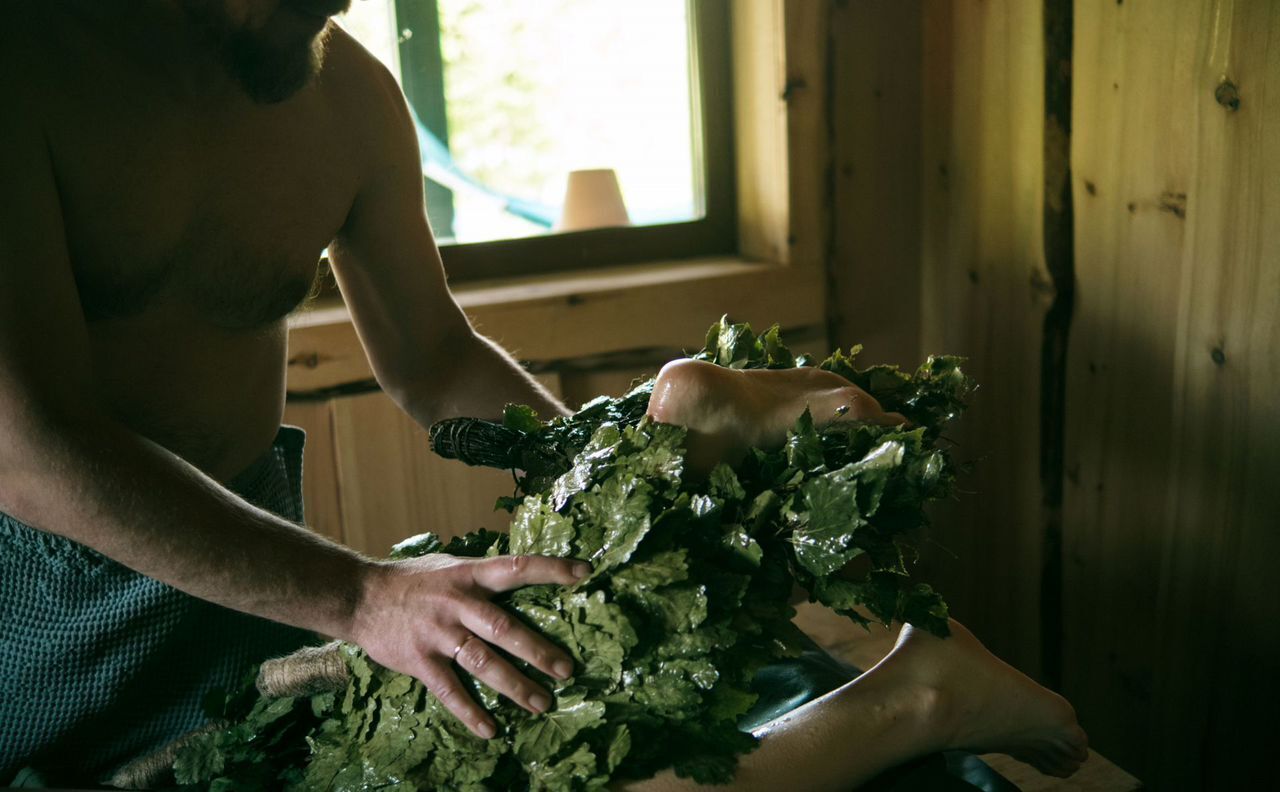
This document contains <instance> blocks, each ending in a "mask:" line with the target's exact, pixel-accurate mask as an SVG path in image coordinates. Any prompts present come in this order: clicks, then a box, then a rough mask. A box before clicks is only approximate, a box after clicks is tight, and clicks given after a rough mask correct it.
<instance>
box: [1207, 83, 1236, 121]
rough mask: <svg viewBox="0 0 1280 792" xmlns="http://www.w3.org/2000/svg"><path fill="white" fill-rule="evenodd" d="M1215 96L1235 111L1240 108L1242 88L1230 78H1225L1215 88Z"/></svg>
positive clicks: (1219, 101) (1223, 104)
mask: <svg viewBox="0 0 1280 792" xmlns="http://www.w3.org/2000/svg"><path fill="white" fill-rule="evenodd" d="M1213 98H1214V99H1216V100H1218V104H1220V105H1222V106H1223V107H1225V108H1227V109H1228V110H1230V111H1231V112H1233V113H1234V112H1236V111H1237V110H1239V109H1240V90H1239V89H1238V88H1236V84H1235V83H1233V82H1231V81H1230V80H1225V79H1224V80H1223V81H1222V82H1220V83H1218V87H1217V88H1216V89H1214V92H1213Z"/></svg>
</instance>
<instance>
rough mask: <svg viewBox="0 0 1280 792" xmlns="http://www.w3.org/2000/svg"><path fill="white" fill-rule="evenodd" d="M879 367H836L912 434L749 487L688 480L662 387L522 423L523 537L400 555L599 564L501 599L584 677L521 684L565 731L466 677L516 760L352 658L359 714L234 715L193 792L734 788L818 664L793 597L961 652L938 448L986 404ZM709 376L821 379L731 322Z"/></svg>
mask: <svg viewBox="0 0 1280 792" xmlns="http://www.w3.org/2000/svg"><path fill="white" fill-rule="evenodd" d="M856 353H857V350H856V349H855V350H854V351H853V352H851V353H850V354H848V355H844V354H840V353H837V354H836V355H834V356H832V357H831V358H828V359H827V360H826V361H825V362H823V363H822V364H821V365H822V367H823V368H826V369H828V370H831V371H834V372H836V373H838V374H841V375H843V376H845V377H847V378H848V379H850V381H852V382H855V383H857V384H859V385H860V386H862V387H863V388H864V389H867V390H868V391H870V392H871V393H872V395H874V396H876V397H877V398H879V399H880V400H881V401H882V403H883V404H884V406H885V408H886V409H889V410H897V411H899V412H902V413H904V414H905V415H906V416H907V417H908V418H910V419H911V421H912V422H913V424H914V425H913V426H912V427H910V428H907V427H888V426H873V425H865V424H861V423H855V422H835V423H828V424H826V425H821V426H820V425H818V424H816V423H815V421H814V419H813V417H812V416H810V415H809V414H808V413H807V412H806V413H805V414H803V415H801V416H798V419H797V420H796V422H795V425H794V427H793V429H792V431H791V433H790V435H789V437H788V439H787V442H786V444H785V446H784V447H782V448H779V449H755V450H753V451H752V452H751V453H750V454H749V456H748V458H747V459H746V460H745V462H744V463H743V464H742V465H740V466H739V468H738V469H737V470H734V469H731V468H729V467H728V466H727V465H721V466H719V467H717V468H716V469H715V470H714V471H713V472H712V473H711V475H710V476H709V478H708V479H707V480H706V481H701V482H693V481H690V480H687V479H686V478H685V476H684V451H683V448H682V443H683V440H684V430H683V429H681V428H679V427H674V426H667V425H663V424H658V423H654V422H652V421H651V420H649V419H647V418H644V417H643V412H644V410H643V408H642V407H641V408H640V409H636V406H637V405H642V404H643V403H647V400H648V393H649V391H650V389H651V388H652V383H651V382H649V383H645V384H642V385H641V386H639V387H637V388H635V389H634V390H632V391H631V392H630V393H629V394H627V395H626V396H623V397H622V398H620V399H598V400H596V401H593V402H591V403H589V404H587V405H585V406H584V407H583V409H582V410H581V411H579V412H578V413H577V414H575V415H574V416H570V417H568V418H561V419H557V420H554V421H551V422H549V423H543V422H542V421H539V420H537V418H536V416H535V415H533V413H532V411H530V410H528V409H527V408H521V407H511V408H508V410H507V412H506V416H505V419H504V421H503V423H502V424H501V425H500V426H496V428H497V429H499V430H501V431H500V432H498V433H497V434H496V435H495V436H499V437H503V438H506V439H507V440H511V439H513V438H514V443H513V447H518V448H517V453H519V454H524V455H525V456H526V457H527V458H528V459H533V460H537V461H538V463H539V465H540V466H535V469H533V470H527V471H526V475H525V476H524V477H523V478H522V479H520V480H519V484H518V486H519V492H521V493H523V497H522V498H520V499H519V500H515V499H511V500H508V501H507V503H506V505H508V506H509V507H511V508H513V509H514V513H513V517H512V523H511V531H510V535H509V536H507V535H502V534H497V533H493V532H488V531H480V532H477V533H473V534H469V535H467V536H465V537H460V538H459V539H456V540H454V541H452V542H450V543H449V544H447V545H446V544H442V543H441V542H440V540H439V539H438V538H436V537H435V536H433V535H430V534H425V535H423V536H420V537H415V538H413V539H411V540H408V541H406V542H404V543H402V544H401V545H399V546H397V548H396V551H395V556H397V557H409V556H419V555H424V554H427V553H436V552H446V553H452V554H455V555H465V556H491V555H496V554H501V553H507V552H512V553H537V554H543V555H550V556H559V557H573V558H580V559H584V560H587V561H589V562H590V563H591V564H592V566H593V568H594V571H593V573H592V574H591V575H590V576H589V577H588V578H587V579H585V580H583V581H581V582H579V583H578V584H576V585H573V586H534V587H529V588H524V589H521V590H518V591H515V592H511V593H509V594H506V595H503V596H502V597H500V598H499V599H498V601H499V602H500V603H501V604H502V605H504V606H505V607H507V608H509V609H510V610H511V611H512V612H513V613H515V614H516V615H517V616H518V617H519V618H521V619H523V620H524V621H525V622H527V623H529V624H531V625H533V626H535V627H536V628H537V629H539V630H540V631H542V632H543V633H544V634H546V635H548V636H549V637H550V638H551V639H552V640H553V641H555V642H556V643H558V644H559V645H560V646H562V647H564V648H565V649H566V650H567V651H568V652H569V653H570V654H571V655H572V656H573V658H574V660H575V662H576V667H577V671H576V673H575V675H574V676H573V677H572V678H570V679H568V680H566V681H563V682H561V681H557V680H553V679H550V678H548V677H546V676H544V675H542V674H541V673H540V672H538V671H537V670H536V669H533V668H530V667H528V666H526V665H524V664H522V663H518V665H520V667H521V668H522V669H523V670H524V671H525V672H526V673H528V674H529V675H530V676H531V677H533V678H534V679H535V680H537V681H539V682H540V683H542V684H544V685H545V686H546V687H547V688H548V689H551V690H553V691H554V698H555V705H554V706H553V708H552V709H551V711H549V712H547V713H546V714H543V715H531V714H529V713H528V712H526V711H525V710H523V709H521V708H519V707H517V706H516V705H514V704H512V703H511V702H509V701H506V700H503V699H500V698H499V697H498V696H497V695H496V694H495V693H494V692H493V691H492V690H490V689H489V688H488V687H486V686H485V685H484V684H482V683H480V682H478V681H476V680H474V679H472V678H470V677H469V676H467V675H466V674H462V677H463V679H464V680H466V683H467V684H468V685H469V686H470V687H471V689H472V691H473V693H474V695H475V696H476V697H477V699H479V700H480V701H481V702H482V703H483V704H484V706H485V707H487V708H488V709H489V710H490V711H491V712H492V713H493V715H494V718H495V720H496V722H497V725H498V733H499V736H498V738H496V739H494V740H489V741H485V740H480V739H477V738H475V737H473V736H472V735H471V734H470V733H469V732H468V731H467V729H466V728H465V727H464V726H463V725H462V724H461V723H460V722H458V721H457V720H456V719H454V717H453V716H452V715H451V714H449V713H448V712H447V711H446V710H445V709H444V708H443V707H442V706H441V705H440V704H439V703H438V702H437V701H436V700H435V698H434V697H433V696H431V695H430V694H429V693H428V692H427V691H426V690H425V689H424V688H423V686H422V685H421V684H420V683H419V682H417V681H416V680H414V679H412V678H410V677H407V676H404V675H402V674H397V673H394V672H391V671H388V670H387V669H384V668H381V667H379V666H377V665H376V664H374V663H373V662H371V661H370V660H369V659H368V658H367V657H366V656H365V655H364V654H363V652H361V650H359V649H358V648H356V647H354V646H346V647H344V648H343V653H344V657H345V659H346V662H347V664H348V666H349V668H350V670H351V678H350V682H349V684H348V685H347V688H346V689H345V691H339V692H336V693H335V692H330V693H324V694H321V695H316V696H312V697H309V698H298V699H288V698H286V699H275V700H269V699H265V698H263V699H257V700H254V698H253V696H252V695H245V694H242V695H241V697H240V698H238V699H232V700H228V701H226V702H223V703H222V710H223V711H222V712H221V713H218V714H223V715H228V716H230V717H231V718H232V719H233V720H234V724H233V725H232V726H231V727H230V728H229V729H227V730H225V731H222V732H214V733H211V734H208V735H205V736H203V737H200V738H198V739H196V740H194V741H192V742H191V743H190V744H189V745H188V746H187V747H186V748H185V749H184V750H183V751H182V752H181V754H180V756H179V759H178V762H177V764H176V765H175V770H176V772H177V775H178V780H179V781H180V782H182V783H187V784H200V785H208V786H209V787H210V788H212V789H217V790H238V789H251V788H254V789H256V788H263V787H280V786H282V787H287V788H290V787H291V788H298V789H365V788H371V787H378V788H383V789H395V790H418V789H457V790H480V789H521V788H528V789H533V790H544V789H545V790H573V789H603V788H604V787H605V786H606V785H607V782H608V781H609V780H610V779H613V778H623V777H627V778H644V777H647V776H650V775H652V774H654V773H655V772H657V771H659V770H662V769H664V768H667V767H674V769H675V771H676V772H677V773H678V774H680V775H682V776H688V777H692V778H694V779H696V780H698V781H700V782H704V783H727V782H729V781H730V780H731V779H732V777H733V771H734V767H735V765H736V762H737V757H738V756H739V755H740V754H742V753H745V752H747V751H750V750H751V749H752V748H753V747H754V746H755V742H756V741H755V738H754V737H752V736H751V735H750V734H747V733H744V732H741V731H739V730H738V728H737V725H736V724H737V722H738V720H739V718H740V717H741V716H743V715H744V714H745V713H746V712H748V710H749V709H750V708H751V707H752V705H753V704H754V703H755V700H756V696H755V695H754V694H752V693H751V692H750V684H751V680H752V677H753V676H754V675H755V673H756V671H757V670H758V669H760V668H761V667H763V666H765V665H767V664H770V663H773V662H776V661H778V660H780V659H782V658H786V657H789V656H793V655H795V654H796V653H797V652H798V651H799V650H798V646H799V643H798V637H799V636H798V632H797V631H796V628H795V627H794V626H793V625H792V623H791V618H792V616H793V615H794V610H793V609H792V608H791V606H790V604H789V599H790V595H791V592H792V588H793V584H795V583H799V584H800V585H801V586H802V587H804V588H805V589H806V590H807V591H809V592H810V595H811V597H812V598H814V599H815V600H817V601H819V602H822V603H824V604H826V605H828V606H829V607H832V608H834V609H835V610H837V611H840V612H842V613H845V614H847V615H848V616H850V617H851V618H853V619H855V620H857V621H859V622H865V621H866V618H867V617H866V616H864V615H863V614H862V613H861V612H859V611H855V610H853V609H854V607H855V606H860V607H861V609H862V610H863V611H865V612H866V613H869V614H870V615H871V617H872V618H874V619H876V620H878V621H881V622H885V623H888V622H890V621H893V620H903V621H910V622H912V623H914V624H916V625H918V626H921V627H924V628H926V629H929V630H931V631H933V632H935V633H937V634H939V635H945V634H946V632H947V609H946V605H945V604H944V602H943V601H942V599H941V597H940V596H939V595H938V594H937V593H936V592H934V591H933V590H932V589H931V588H930V587H929V586H927V585H925V584H923V583H920V582H918V581H916V580H914V579H913V578H912V577H911V575H910V572H909V567H910V564H911V562H912V560H913V559H914V553H915V546H916V542H917V541H918V535H919V531H920V529H921V528H922V527H923V526H924V524H925V516H924V513H923V511H922V508H923V506H924V505H925V504H926V503H927V502H928V501H930V500H932V499H935V498H940V497H943V496H945V495H946V494H948V492H949V490H950V486H951V482H952V480H953V478H954V471H953V468H952V465H951V463H950V461H949V459H948V456H947V454H946V452H945V451H944V450H941V449H939V448H937V447H936V446H935V444H934V442H933V441H934V439H935V438H936V436H937V434H938V432H939V430H940V428H941V425H942V423H943V422H945V420H947V419H948V418H950V417H951V416H953V415H955V414H956V413H957V412H958V411H959V410H960V409H961V408H962V406H963V399H964V398H965V396H966V395H967V394H968V393H969V391H970V389H971V384H970V382H969V380H968V379H966V378H965V377H964V375H963V374H962V373H961V372H960V369H959V367H958V362H959V361H957V360H956V359H954V358H931V359H930V360H929V361H928V362H926V363H925V364H924V365H923V366H922V367H921V368H920V369H919V370H917V371H916V372H914V373H912V374H906V373H903V372H899V371H897V370H896V369H890V368H885V367H880V368H873V369H868V370H858V369H855V368H854V365H853V362H854V356H855V355H856ZM695 357H697V358H699V359H702V360H707V361H710V362H713V363H717V364H719V365H724V366H732V367H735V368H760V367H773V368H779V367H791V366H796V365H806V364H807V363H808V361H806V360H805V359H803V358H801V359H797V358H795V357H794V356H792V355H791V353H790V352H789V351H788V350H787V349H786V347H785V346H783V345H782V342H781V340H780V339H779V338H778V333H777V329H776V328H774V329H771V330H770V331H769V332H767V333H765V334H763V335H760V336H757V335H755V334H754V333H752V332H751V330H750V328H749V327H747V326H745V325H732V324H730V323H728V322H727V321H724V320H722V321H721V322H720V323H719V324H717V325H716V326H713V327H712V329H711V332H710V334H709V335H708V340H707V346H706V348H705V349H704V350H703V351H702V352H700V353H699V354H698V355H696V356H695ZM484 430H485V427H484V426H483V425H481V424H473V425H471V426H470V427H469V428H468V431H470V432H476V431H479V432H483V431H484ZM463 445H465V444H463ZM455 450H458V449H457V448H455ZM461 450H462V451H464V452H465V448H462V449H461ZM851 562H854V563H852V564H851ZM854 568H857V569H858V570H859V571H858V573H857V574H850V569H854Z"/></svg>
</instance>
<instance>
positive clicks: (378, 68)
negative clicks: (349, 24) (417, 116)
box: [319, 24, 406, 132]
mask: <svg viewBox="0 0 1280 792" xmlns="http://www.w3.org/2000/svg"><path fill="white" fill-rule="evenodd" d="M319 79H320V83H321V87H322V89H323V90H324V91H325V93H326V94H327V95H328V96H329V97H330V98H331V100H332V101H333V102H334V103H335V105H336V107H337V109H338V110H339V111H341V112H343V113H344V114H345V113H356V114H359V116H360V117H362V118H364V119H365V120H367V121H368V122H370V123H371V124H373V125H375V126H376V127H378V128H380V130H381V131H383V132H386V131H388V130H392V129H395V128H396V127H397V126H398V125H399V124H400V123H402V122H403V121H404V119H405V117H406V111H405V100H404V94H403V93H402V92H401V90H400V86H399V84H398V83H397V82H396V79H395V77H394V76H393V75H392V74H391V71H390V70H388V69H387V67H386V66H384V65H383V63H382V62H381V61H379V60H378V59H377V58H375V57H374V56H373V55H372V54H371V53H370V52H369V51H368V50H367V49H365V48H364V46H363V45H361V44H360V42H358V41H356V40H355V38H353V37H352V36H351V34H350V33H347V32H346V31H345V30H343V29H342V28H341V27H339V26H338V25H336V24H335V25H334V26H333V31H332V33H331V34H330V37H329V42H328V50H327V53H326V56H325V64H324V68H323V69H322V71H321V72H320V75H319Z"/></svg>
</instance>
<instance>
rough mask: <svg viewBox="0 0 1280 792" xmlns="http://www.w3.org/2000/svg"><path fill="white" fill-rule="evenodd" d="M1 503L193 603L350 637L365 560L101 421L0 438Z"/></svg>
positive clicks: (66, 423)
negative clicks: (0, 458)
mask: <svg viewBox="0 0 1280 792" xmlns="http://www.w3.org/2000/svg"><path fill="white" fill-rule="evenodd" d="M7 445H8V446H9V447H8V449H7V451H6V452H4V453H7V454H9V455H10V458H9V459H8V460H4V464H3V465H0V470H3V471H4V475H3V476H2V477H0V510H3V511H6V512H8V513H10V514H11V515H12V516H14V517H15V518H17V519H19V520H22V521H24V522H27V523H30V524H32V525H34V526H35V527H37V528H40V529H42V530H45V531H48V532H50V533H55V534H59V535H61V536H65V537H67V538H68V539H72V540H74V541H77V542H80V543H81V544H85V545H88V546H89V547H92V548H93V549H95V550H97V551H99V552H101V553H103V554H104V555H106V556H107V557H109V558H112V559H113V560H115V561H117V562H119V563H121V564H124V565H125V566H127V567H129V568H131V569H133V570H135V571H137V572H140V573H142V574H144V575H147V576H149V577H152V578H155V579H158V580H160V581H163V582H165V583H168V584H169V585H172V586H173V587H175V588H177V589H179V590H182V591H185V592H186V593H188V594H191V595H193V596H196V597H200V598H201V599H205V600H208V601H211V602H215V603H217V604H219V605H223V606H226V607H229V608H234V609H236V610H239V611H243V612H246V613H251V614H254V615H257V616H262V617H265V618H268V619H272V620H275V621H279V622H283V623H286V624H291V625H294V626H296V627H301V628H304V629H310V630H314V631H316V632H319V633H322V634H325V635H330V636H334V637H341V638H349V637H350V634H351V630H352V619H353V613H354V612H355V609H356V607H357V605H358V603H359V600H360V597H361V594H362V591H361V586H362V583H363V580H364V578H365V577H366V572H367V571H368V570H369V569H370V568H371V567H372V562H368V561H366V560H365V559H362V558H361V557H360V556H358V555H357V554H355V553H354V552H352V551H350V550H348V549H346V548H343V547H342V546H340V545H337V544H334V543H332V542H330V541H328V540H326V539H324V538H322V537H319V536H317V535H315V534H313V533H311V532H310V531H308V530H306V529H305V528H300V527H298V526H296V525H294V524H293V523H291V522H289V521H287V520H284V519H281V518H279V517H277V516H275V515H272V514H270V513H268V512H266V511H263V510H261V509H258V508H256V507H254V506H252V505H250V504H248V503H247V502H245V501H244V500H242V499H240V498H239V497H237V496H236V495H234V494H233V493H231V492H230V491H228V490H226V489H225V488H223V487H221V486H220V485H219V484H218V483H217V482H215V481H214V480H213V479H210V478H209V477H207V476H205V475H204V474H203V473H201V472H200V471H198V470H197V469H195V468H194V467H192V466H191V465H189V464H188V463H186V462H185V461H183V460H181V459H180V458H178V457H177V456H175V455H174V454H172V453H170V452H169V451H167V450H165V449H163V448H161V447H160V446H158V445H156V444H154V443H152V442H150V441H148V440H146V439H144V438H142V437H140V436H139V435H137V434H135V433H134V432H132V431H130V430H129V429H127V428H125V427H124V426H122V425H120V424H118V423H114V422H111V421H106V420H96V419H95V420H91V421H88V422H70V421H64V422H57V423H53V424H49V425H46V426H44V427H43V428H42V429H40V430H39V431H31V432H24V436H23V437H22V438H18V439H17V440H16V441H15V442H10V443H8V444H7Z"/></svg>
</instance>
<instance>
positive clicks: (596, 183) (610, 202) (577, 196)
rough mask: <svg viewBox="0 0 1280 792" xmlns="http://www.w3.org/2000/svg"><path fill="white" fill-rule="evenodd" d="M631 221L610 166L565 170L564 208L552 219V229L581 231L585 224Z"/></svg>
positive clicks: (625, 223)
mask: <svg viewBox="0 0 1280 792" xmlns="http://www.w3.org/2000/svg"><path fill="white" fill-rule="evenodd" d="M629 225H631V218H630V217H628V216H627V206H626V204H625V203H623V202H622V189H621V188H620V187H619V186H618V174H617V173H614V171H613V168H594V169H591V170H576V171H570V172H569V181H568V183H567V184H566V185H565V190H564V208H563V209H561V210H560V219H559V221H557V222H556V226H555V230H556V231H585V230H587V229H589V228H613V227H616V226H629Z"/></svg>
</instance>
